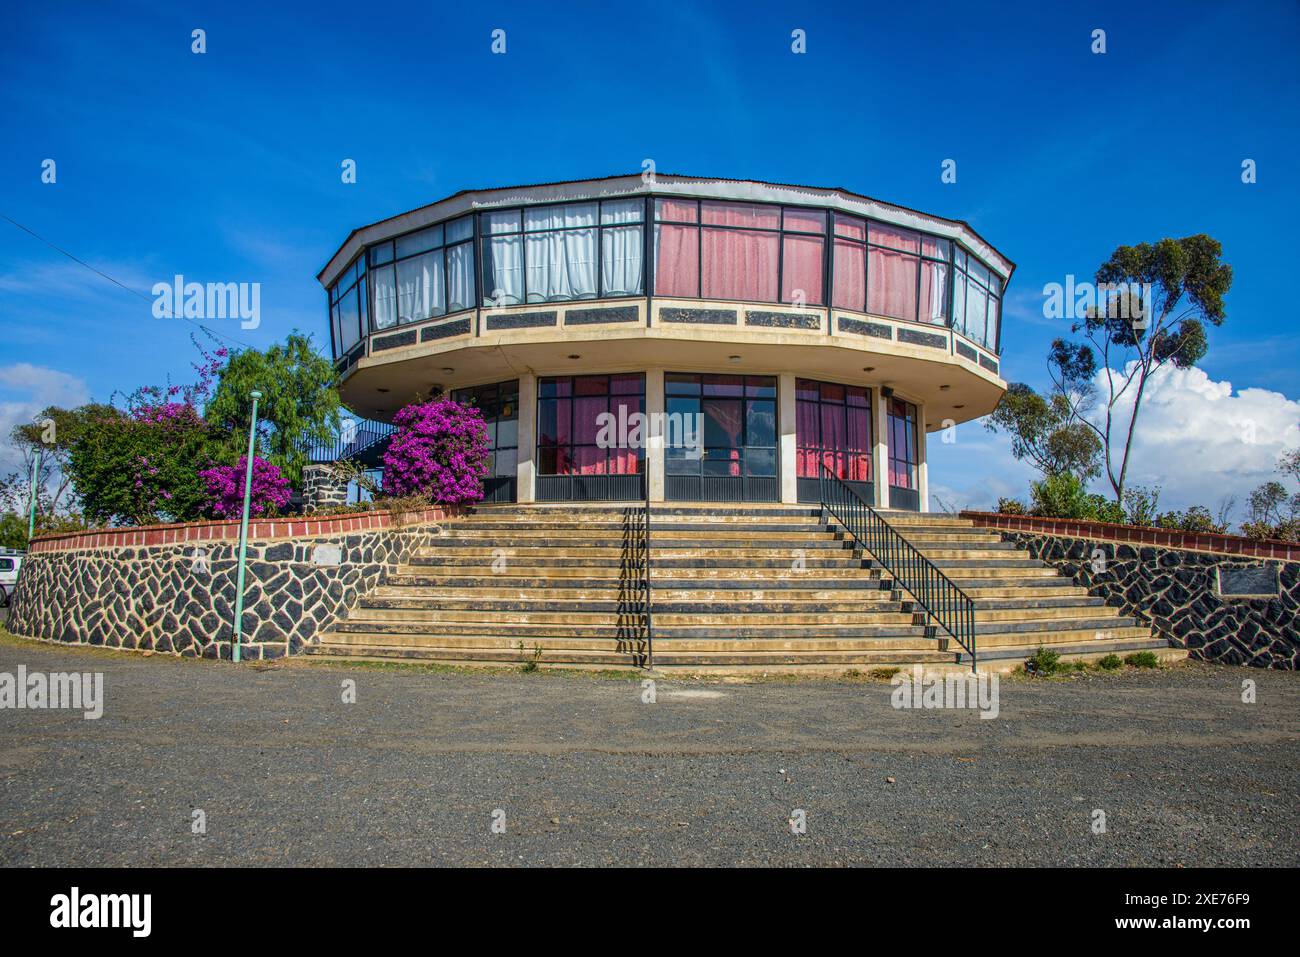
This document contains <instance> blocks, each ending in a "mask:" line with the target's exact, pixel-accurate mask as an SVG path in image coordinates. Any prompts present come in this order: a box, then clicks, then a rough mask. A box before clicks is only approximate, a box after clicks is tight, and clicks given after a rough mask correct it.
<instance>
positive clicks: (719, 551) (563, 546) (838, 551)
mask: <svg viewBox="0 0 1300 957" xmlns="http://www.w3.org/2000/svg"><path fill="white" fill-rule="evenodd" d="M644 552H645V548H644V546H642V545H639V544H637V545H629V546H626V547H625V546H623V545H604V544H598V543H595V542H593V543H578V544H572V545H571V544H569V543H567V542H562V543H556V544H553V545H547V544H544V543H536V544H534V543H528V544H524V545H512V546H500V545H481V544H479V543H478V542H470V541H461V540H455V539H449V540H447V541H446V542H445V544H440V545H437V546H434V547H429V548H419V549H416V552H415V557H414V558H413V559H412V564H423V565H427V564H434V563H436V562H439V561H446V560H449V559H452V558H492V559H496V558H498V557H500V556H502V555H505V556H506V557H518V558H588V559H591V558H601V559H605V560H614V561H618V560H620V559H622V558H623V557H625V556H635V557H637V558H638V559H639V557H640V556H641V555H643V554H644ZM794 552H802V553H804V554H809V555H813V556H816V557H818V558H831V559H845V560H851V559H852V558H853V554H854V550H853V549H852V548H850V547H849V546H848V545H847V544H846V543H844V542H834V541H829V542H823V541H818V542H816V543H814V544H812V545H811V546H806V545H801V546H799V547H797V548H790V547H788V546H784V547H771V546H769V547H765V548H758V547H754V546H752V545H750V544H748V543H746V542H736V543H734V544H731V545H703V546H693V545H677V544H675V543H674V544H665V545H663V546H660V545H658V544H652V545H651V548H650V554H651V558H652V559H654V560H655V561H658V560H660V559H670V558H731V559H751V558H752V559H764V558H767V559H771V558H776V559H786V560H788V559H789V558H790V556H791V554H792V553H794ZM415 559H420V561H418V562H417V561H416V560H415Z"/></svg>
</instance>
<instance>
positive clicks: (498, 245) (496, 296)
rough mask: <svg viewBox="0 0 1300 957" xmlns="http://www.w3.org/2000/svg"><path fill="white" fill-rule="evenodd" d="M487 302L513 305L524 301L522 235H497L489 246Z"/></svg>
mask: <svg viewBox="0 0 1300 957" xmlns="http://www.w3.org/2000/svg"><path fill="white" fill-rule="evenodd" d="M485 252H486V253H487V263H486V268H485V269H484V275H485V276H486V277H487V287H486V288H485V289H484V290H483V300H484V305H487V306H494V305H495V306H513V305H517V304H518V303H521V302H523V301H524V244H523V239H522V238H521V237H520V236H518V235H514V236H493V237H491V238H490V239H489V241H488V244H487V248H486V249H485Z"/></svg>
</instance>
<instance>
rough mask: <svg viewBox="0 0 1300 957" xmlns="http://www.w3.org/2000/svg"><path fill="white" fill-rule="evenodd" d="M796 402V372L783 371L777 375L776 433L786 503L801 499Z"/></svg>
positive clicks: (778, 460)
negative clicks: (797, 471) (797, 466)
mask: <svg viewBox="0 0 1300 957" xmlns="http://www.w3.org/2000/svg"><path fill="white" fill-rule="evenodd" d="M794 402H795V399H794V373H793V372H782V373H781V374H780V375H778V376H777V377H776V434H777V436H778V439H779V443H780V448H779V449H778V450H777V462H778V463H779V468H780V472H781V501H782V502H783V503H784V504H786V505H793V504H795V503H797V502H798V501H799V478H798V476H797V474H796V469H795V465H796V462H795V459H796V457H797V454H798V453H797V442H796V439H795V434H794V422H795V415H794V413H795V404H794Z"/></svg>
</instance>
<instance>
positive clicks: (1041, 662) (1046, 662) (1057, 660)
mask: <svg viewBox="0 0 1300 957" xmlns="http://www.w3.org/2000/svg"><path fill="white" fill-rule="evenodd" d="M1060 670H1061V656H1060V655H1059V654H1057V653H1056V652H1055V651H1052V650H1051V649H1050V648H1044V647H1043V646H1042V645H1039V646H1038V650H1037V651H1035V652H1034V657H1032V658H1030V659H1029V660H1028V661H1026V662H1025V673H1026V674H1031V675H1054V674H1056V673H1057V672H1058V671H1060Z"/></svg>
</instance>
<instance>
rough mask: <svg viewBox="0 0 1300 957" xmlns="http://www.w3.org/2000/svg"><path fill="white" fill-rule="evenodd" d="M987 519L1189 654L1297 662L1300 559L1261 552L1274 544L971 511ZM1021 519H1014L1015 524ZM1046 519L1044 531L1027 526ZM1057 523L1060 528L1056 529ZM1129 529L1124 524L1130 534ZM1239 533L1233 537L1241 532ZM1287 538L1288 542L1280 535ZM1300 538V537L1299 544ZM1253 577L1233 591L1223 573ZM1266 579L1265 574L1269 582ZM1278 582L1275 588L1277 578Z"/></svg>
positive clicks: (1270, 663)
mask: <svg viewBox="0 0 1300 957" xmlns="http://www.w3.org/2000/svg"><path fill="white" fill-rule="evenodd" d="M963 514H965V515H966V517H968V518H972V519H974V520H975V521H976V524H983V525H985V526H986V527H1000V526H1003V529H1002V537H1003V538H1004V539H1005V540H1008V541H1012V542H1015V543H1016V544H1017V545H1018V546H1020V547H1021V548H1024V549H1026V550H1027V551H1028V552H1029V554H1030V555H1032V556H1033V557H1034V558H1037V559H1040V560H1042V561H1045V562H1048V563H1050V564H1052V565H1055V566H1056V567H1057V568H1059V569H1061V571H1063V572H1064V573H1065V574H1067V575H1070V576H1071V577H1072V578H1073V579H1074V581H1075V583H1076V584H1078V585H1082V586H1083V587H1085V588H1087V589H1088V591H1089V593H1091V594H1093V595H1098V596H1100V597H1102V598H1104V599H1105V600H1106V604H1108V605H1113V606H1115V607H1118V608H1122V609H1124V610H1125V612H1126V613H1128V614H1133V615H1136V616H1137V617H1138V618H1140V619H1141V620H1143V621H1145V622H1149V623H1150V624H1151V626H1152V628H1153V630H1155V631H1156V632H1157V633H1158V634H1159V635H1160V636H1161V637H1164V638H1168V639H1169V640H1170V641H1171V642H1172V643H1173V644H1175V645H1177V646H1179V647H1184V648H1186V649H1187V650H1188V653H1189V656H1190V657H1192V658H1199V659H1202V660H1204V661H1217V662H1221V663H1223V664H1229V665H1252V666H1255V667H1259V668H1278V669H1286V670H1295V668H1296V667H1297V665H1298V664H1300V561H1285V560H1279V559H1271V558H1260V557H1256V555H1255V554H1251V553H1254V552H1258V551H1263V550H1264V549H1266V548H1271V547H1272V546H1271V545H1270V543H1257V542H1253V541H1251V540H1249V539H1238V538H1237V537H1236V536H1213V538H1215V539H1224V540H1226V542H1227V547H1229V548H1231V547H1233V544H1236V545H1237V547H1236V548H1234V550H1238V549H1239V550H1240V552H1244V553H1245V554H1241V553H1239V554H1227V553H1226V552H1224V551H1209V550H1206V549H1203V548H1198V547H1195V546H1194V545H1192V546H1191V547H1188V546H1186V545H1184V547H1177V546H1175V545H1170V544H1166V545H1157V544H1144V543H1143V542H1141V541H1114V540H1109V541H1108V540H1105V539H1103V538H1101V537H1087V536H1086V535H1079V534H1069V531H1071V529H1068V528H1066V529H1054V530H1053V529H1051V526H1071V525H1077V526H1080V528H1079V531H1084V532H1087V531H1090V529H1089V528H1088V526H1099V527H1098V528H1097V529H1095V531H1097V532H1098V533H1099V534H1104V533H1105V532H1106V531H1107V530H1108V529H1112V528H1113V529H1122V530H1124V532H1128V533H1133V535H1134V537H1139V536H1140V535H1143V534H1150V535H1151V536H1152V537H1155V536H1156V535H1159V534H1161V533H1160V532H1159V530H1150V529H1138V528H1133V527H1130V526H1107V525H1103V524H1102V523H1089V522H1063V521H1061V520H1054V519H1034V518H1028V517H1020V516H1016V517H1014V518H1013V517H1011V516H999V515H993V514H987V513H971V512H967V513H963ZM1012 523H1014V525H1018V526H1020V527H1019V528H1008V527H1005V526H1008V525H1011V524H1012ZM1035 523H1041V524H1042V525H1043V526H1045V528H1044V530H1043V531H1031V530H1027V528H1028V527H1029V526H1032V525H1034V524H1035ZM1053 531H1055V533H1053ZM1124 532H1121V534H1123V533H1124ZM1164 534H1165V535H1167V536H1169V537H1170V538H1171V539H1174V540H1179V539H1182V540H1187V539H1190V540H1193V541H1194V540H1195V539H1196V538H1198V537H1199V536H1196V535H1194V534H1191V533H1179V532H1172V533H1164ZM1234 539H1235V543H1234V542H1233V540H1234ZM1278 544H1279V545H1283V544H1284V543H1278ZM1292 547H1295V546H1292ZM1225 581H1230V582H1245V583H1247V584H1246V585H1244V586H1242V587H1241V589H1240V590H1241V591H1242V592H1243V594H1240V595H1234V594H1232V590H1233V589H1232V588H1231V587H1229V588H1224V587H1223V582H1225ZM1260 583H1266V584H1267V585H1268V587H1264V586H1263V585H1261V584H1260ZM1274 585H1275V587H1276V591H1275V592H1274V593H1271V594H1268V593H1267V592H1268V590H1269V588H1272V587H1274Z"/></svg>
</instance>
